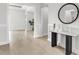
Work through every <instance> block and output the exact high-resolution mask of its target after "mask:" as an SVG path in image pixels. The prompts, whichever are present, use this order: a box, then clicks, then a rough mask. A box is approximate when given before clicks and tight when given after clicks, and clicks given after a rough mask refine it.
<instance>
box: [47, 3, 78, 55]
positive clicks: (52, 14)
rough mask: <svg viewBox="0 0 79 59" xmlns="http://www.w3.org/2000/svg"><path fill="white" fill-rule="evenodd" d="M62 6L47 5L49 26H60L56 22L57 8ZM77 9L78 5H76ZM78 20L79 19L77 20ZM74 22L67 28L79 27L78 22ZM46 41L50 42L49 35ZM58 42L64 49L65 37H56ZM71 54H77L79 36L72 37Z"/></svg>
mask: <svg viewBox="0 0 79 59" xmlns="http://www.w3.org/2000/svg"><path fill="white" fill-rule="evenodd" d="M62 5H63V4H59V3H58V4H55V3H51V4H49V5H48V9H49V16H48V17H49V24H53V23H56V24H62V23H61V22H60V21H59V20H58V10H59V8H60V7H61V6H62ZM76 5H77V6H78V7H79V4H76ZM78 19H79V18H78ZM78 19H77V20H76V21H75V22H74V23H72V24H69V25H68V26H72V27H73V26H74V27H75V26H77V27H79V20H78ZM48 40H49V41H51V33H50V32H49V33H48ZM58 41H60V46H62V47H65V36H64V35H60V34H59V35H58ZM72 44H73V47H72V48H73V52H75V53H77V54H79V36H78V37H73V43H72Z"/></svg>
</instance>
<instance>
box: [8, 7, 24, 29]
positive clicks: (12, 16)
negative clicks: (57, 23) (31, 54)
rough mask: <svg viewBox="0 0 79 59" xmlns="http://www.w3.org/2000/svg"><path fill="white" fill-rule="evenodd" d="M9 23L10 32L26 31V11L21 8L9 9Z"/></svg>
mask: <svg viewBox="0 0 79 59" xmlns="http://www.w3.org/2000/svg"><path fill="white" fill-rule="evenodd" d="M8 21H9V30H25V24H26V15H25V10H23V9H20V8H14V7H9V14H8Z"/></svg>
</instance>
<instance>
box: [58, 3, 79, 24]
mask: <svg viewBox="0 0 79 59" xmlns="http://www.w3.org/2000/svg"><path fill="white" fill-rule="evenodd" d="M78 15H79V9H78V7H77V5H76V4H74V3H66V4H64V5H63V6H61V8H60V9H59V11H58V18H59V20H60V21H61V22H62V23H64V24H71V23H73V22H74V21H75V20H76V19H77V18H78Z"/></svg>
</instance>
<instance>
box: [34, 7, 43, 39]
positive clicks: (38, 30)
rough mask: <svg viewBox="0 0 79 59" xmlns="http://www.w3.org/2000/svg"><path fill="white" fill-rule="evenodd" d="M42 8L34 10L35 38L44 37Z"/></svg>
mask: <svg viewBox="0 0 79 59" xmlns="http://www.w3.org/2000/svg"><path fill="white" fill-rule="evenodd" d="M41 28H42V21H41V7H36V8H35V10H34V37H35V38H36V37H40V36H41V35H42V29H41Z"/></svg>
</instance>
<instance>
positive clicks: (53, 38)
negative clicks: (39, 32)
mask: <svg viewBox="0 0 79 59" xmlns="http://www.w3.org/2000/svg"><path fill="white" fill-rule="evenodd" d="M51 46H52V47H54V46H57V33H54V32H52V35H51Z"/></svg>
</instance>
